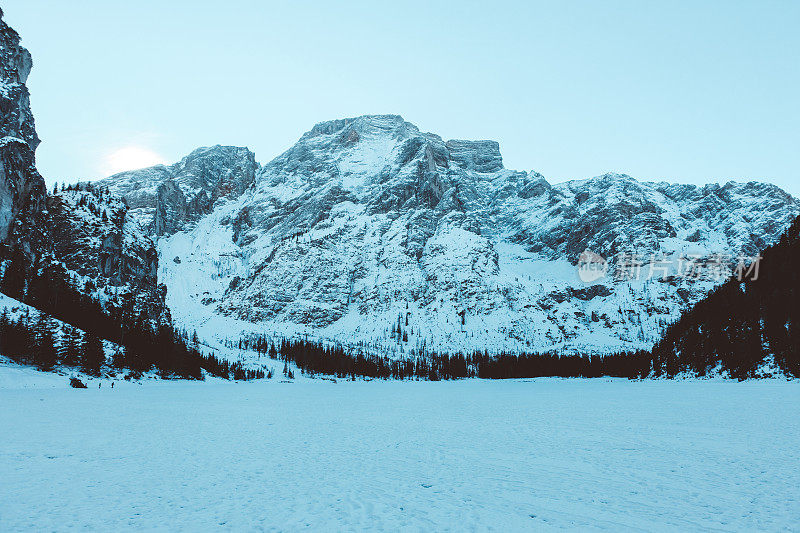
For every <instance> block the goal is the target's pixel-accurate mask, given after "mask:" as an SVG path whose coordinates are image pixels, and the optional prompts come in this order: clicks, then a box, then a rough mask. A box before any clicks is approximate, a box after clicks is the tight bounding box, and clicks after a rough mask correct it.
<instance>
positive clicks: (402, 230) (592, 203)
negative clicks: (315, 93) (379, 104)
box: [104, 115, 800, 353]
mask: <svg viewBox="0 0 800 533" xmlns="http://www.w3.org/2000/svg"><path fill="white" fill-rule="evenodd" d="M204 150H210V152H208V151H207V152H204V153H206V154H207V156H208V157H212V159H214V160H217V159H218V157H217V156H216V155H213V154H214V150H213V149H204ZM237 164H239V163H237ZM136 172H138V174H136ZM136 172H134V173H127V174H126V175H125V177H124V179H122V178H121V177H120V176H116V177H111V178H108V179H107V180H106V181H105V182H104V183H106V184H107V185H108V186H110V187H111V188H112V190H117V191H118V192H120V193H121V194H126V193H125V190H126V189H125V188H126V187H128V186H129V184H130V183H133V182H134V181H135V182H136V183H139V185H138V188H134V189H131V190H130V191H129V192H128V193H127V194H128V195H133V197H134V198H135V197H136V195H139V194H140V192H137V191H140V190H156V189H158V187H159V186H160V184H162V182H161V181H159V179H160V178H158V177H157V176H158V175H159V174H158V172H155V171H154V169H145V170H143V171H136ZM134 174H135V175H134ZM154 176H155V177H154ZM136 180H143V181H136ZM212 182H213V180H212ZM206 194H208V193H206ZM237 194H238V195H237ZM162 207H163V206H161V205H160V204H159V203H158V202H156V204H155V206H154V207H153V209H154V210H158V209H160V208H162ZM798 213H800V207H799V206H798V203H797V202H796V200H795V199H794V198H792V197H791V196H789V195H788V194H786V193H785V192H784V191H782V190H781V189H779V188H777V187H775V186H772V185H767V184H761V183H754V182H753V183H744V184H743V183H727V184H725V185H709V186H705V187H696V186H691V185H671V184H668V183H647V182H640V181H637V180H635V179H633V178H631V177H630V176H626V175H623V174H605V175H603V176H599V177H596V178H592V179H590V180H580V181H570V182H566V183H561V184H556V185H552V184H550V183H548V182H547V181H546V180H545V179H544V178H543V177H542V176H541V175H540V174H538V173H536V172H530V173H528V172H517V171H512V170H508V169H505V168H504V167H503V164H502V157H501V155H500V152H499V146H498V145H497V143H495V142H493V141H444V140H442V139H441V138H440V137H439V136H437V135H435V134H431V133H424V132H420V131H419V130H418V128H416V126H414V125H413V124H410V123H408V122H405V121H404V120H403V119H402V118H401V117H399V116H395V115H381V116H364V117H358V118H355V119H343V120H336V121H329V122H323V123H320V124H318V125H316V126H315V127H314V128H312V129H311V130H310V131H309V132H307V133H306V134H304V135H303V137H302V138H301V139H300V140H299V141H298V142H297V144H295V145H294V146H293V147H292V148H290V149H289V150H287V151H286V152H285V153H283V154H281V155H280V156H278V157H277V158H275V159H274V160H273V161H271V162H270V163H268V164H266V165H264V166H263V167H262V168H260V170H258V171H257V173H256V175H255V177H254V179H253V181H252V184H250V185H249V186H248V187H247V188H246V189H243V190H242V192H241V193H240V194H239V193H238V192H237V193H234V194H230V195H228V196H226V197H225V198H222V199H221V200H220V201H218V202H216V203H215V205H214V208H213V209H212V210H211V212H209V213H208V214H205V215H203V216H200V217H197V218H196V220H191V221H188V222H184V223H183V224H182V225H181V226H180V227H179V228H177V229H175V231H172V232H165V233H163V234H162V236H161V238H160V239H159V241H158V248H159V254H160V261H159V282H161V283H165V284H166V286H167V288H168V291H167V302H168V305H169V307H170V309H171V311H172V313H173V316H174V318H175V319H176V321H177V322H178V323H179V324H181V325H184V326H186V327H187V328H189V329H198V330H199V331H205V332H206V333H205V334H206V335H210V336H217V337H219V336H229V337H231V338H236V337H237V336H238V335H239V334H240V332H241V331H259V332H263V333H267V334H277V335H287V334H288V335H295V334H297V335H308V336H310V337H313V338H320V339H328V340H334V341H338V342H343V343H345V344H361V345H366V346H371V347H374V348H376V349H379V350H381V351H384V352H388V353H401V352H402V353H408V352H411V351H417V352H419V351H422V350H437V351H471V350H489V351H490V352H496V351H500V350H510V351H520V350H551V349H559V350H566V351H581V352H607V351H612V350H621V349H633V348H640V347H649V346H650V345H651V344H652V343H653V342H654V341H655V340H656V339H657V338H658V335H659V334H660V332H661V331H662V330H663V328H664V326H665V325H666V324H667V323H668V322H670V321H672V320H674V319H676V318H677V317H678V316H679V314H680V312H681V311H682V310H684V309H686V308H687V307H688V306H689V305H691V304H692V303H694V302H696V301H698V300H699V299H700V298H701V297H702V296H703V295H705V294H706V293H707V292H708V290H709V289H710V288H711V287H713V286H714V285H715V284H716V283H718V282H719V279H716V277H715V276H713V275H704V276H703V277H701V278H700V279H684V278H683V277H681V276H679V275H677V274H678V272H677V269H678V264H679V257H680V256H681V255H694V254H696V255H697V256H698V257H699V258H700V262H701V263H704V262H709V261H711V259H712V258H713V256H714V255H715V254H723V255H725V256H727V260H728V261H734V262H735V260H736V258H738V256H740V255H748V256H750V255H754V254H756V253H757V251H758V250H760V249H762V248H763V247H764V245H765V244H767V243H770V242H772V241H773V240H774V239H776V238H777V237H778V236H779V234H780V232H781V231H782V230H783V229H784V228H785V227H786V226H787V225H788V223H789V222H790V221H791V220H792V219H793V217H794V216H796V215H797V214H798ZM143 216H144V217H145V219H143V222H145V223H148V220H150V219H147V218H146V217H148V216H149V215H147V214H146V213H145V214H144V215H143ZM586 249H591V250H593V251H595V252H597V253H599V254H602V255H603V256H605V257H606V258H608V259H609V262H610V265H611V266H610V269H609V272H608V275H607V276H606V277H605V278H603V279H600V280H598V281H597V282H595V283H589V284H587V283H584V282H583V281H581V279H580V278H579V276H578V275H577V269H576V266H575V264H576V262H577V261H578V257H579V255H580V253H581V252H583V251H584V250H586ZM623 252H633V253H637V254H639V255H640V256H641V257H642V258H644V259H648V260H649V259H650V258H651V257H653V256H654V255H655V256H657V257H658V259H659V260H661V261H666V262H668V263H669V264H670V265H672V266H671V267H670V268H669V269H668V272H667V273H666V275H661V274H660V273H659V272H655V273H656V274H657V275H655V276H653V277H650V278H649V279H639V280H624V279H617V277H618V276H617V274H618V273H619V270H620V269H619V263H618V261H615V257H618V254H620V253H623ZM644 270H645V275H643V276H642V277H643V278H648V277H649V275H648V274H649V273H648V272H647V268H645V269H644ZM398 325H399V328H400V330H401V333H400V334H398V333H397V330H398Z"/></svg>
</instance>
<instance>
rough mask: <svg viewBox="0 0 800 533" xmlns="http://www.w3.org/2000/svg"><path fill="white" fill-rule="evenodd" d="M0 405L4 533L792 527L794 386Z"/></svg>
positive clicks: (165, 390)
mask: <svg viewBox="0 0 800 533" xmlns="http://www.w3.org/2000/svg"><path fill="white" fill-rule="evenodd" d="M62 379H63V378H62ZM35 381H36V380H35V379H32V378H31V381H30V382H31V383H34V382H35ZM63 383H66V380H65V379H64V380H63ZM0 405H2V409H0V428H2V431H1V432H0V433H1V436H0V530H2V531H18V530H37V531H44V530H64V529H84V528H88V529H91V530H104V531H113V530H117V529H120V528H137V529H148V530H152V529H158V530H165V531H166V530H169V531H174V530H184V531H203V530H215V529H222V530H244V531H253V530H262V529H266V530H273V529H278V530H290V531H291V530H314V531H337V530H361V529H369V530H378V529H385V530H448V529H450V530H459V531H461V530H473V529H481V530H483V529H494V530H499V531H512V530H522V529H528V530H530V529H533V530H540V529H549V528H570V529H580V530H596V529H605V530H611V531H620V530H647V531H652V530H672V531H687V530H719V531H734V530H790V529H792V528H795V527H797V524H798V523H800V468H798V465H799V464H800V447H798V446H797V443H798V442H800V383H798V382H786V381H779V380H770V381H758V382H745V383H735V382H725V381H705V382H701V381H685V382H680V381H677V382H658V381H649V382H627V381H621V380H614V381H609V380H558V379H539V380H533V381H502V382H501V381H497V382H487V381H481V380H471V381H460V382H439V383H426V382H405V383H403V382H377V381H374V382H363V381H359V382H341V381H340V382H339V383H331V382H328V381H304V382H298V383H280V382H278V381H277V380H273V381H268V382H253V383H221V382H212V383H187V382H174V383H169V382H152V383H147V384H144V385H136V384H132V383H122V384H120V385H118V386H117V387H115V389H113V390H111V389H110V388H108V386H107V385H106V384H104V386H103V387H102V388H101V389H98V388H97V387H90V388H89V389H88V390H74V389H68V388H58V389H52V388H34V389H30V388H28V389H22V388H3V389H0Z"/></svg>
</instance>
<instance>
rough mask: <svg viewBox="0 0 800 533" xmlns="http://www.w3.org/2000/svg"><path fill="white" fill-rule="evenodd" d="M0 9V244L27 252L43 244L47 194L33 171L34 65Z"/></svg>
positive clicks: (35, 142)
mask: <svg viewBox="0 0 800 533" xmlns="http://www.w3.org/2000/svg"><path fill="white" fill-rule="evenodd" d="M2 16H3V13H2V10H0V76H1V78H0V243H10V242H17V243H18V244H20V245H21V246H22V247H23V248H24V249H25V251H26V253H28V254H31V253H32V247H34V246H35V243H36V242H39V241H40V240H41V239H42V236H41V233H40V227H39V225H38V224H37V220H38V217H39V215H40V214H41V212H42V210H43V208H44V203H45V197H46V195H47V191H46V188H45V184H44V180H43V179H42V177H41V176H40V175H39V173H38V172H37V171H36V165H35V156H34V152H35V150H36V147H37V146H38V145H39V138H38V137H37V135H36V129H35V127H34V122H33V115H32V114H31V109H30V99H29V94H28V88H27V87H26V86H25V81H26V80H27V78H28V74H29V73H30V70H31V67H32V65H33V62H32V60H31V55H30V53H29V52H28V50H26V49H25V48H23V47H22V46H21V45H20V38H19V35H18V34H17V32H16V31H14V30H13V29H11V28H10V27H9V26H8V25H6V23H5V22H4V21H3V20H2Z"/></svg>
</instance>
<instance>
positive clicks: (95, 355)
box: [81, 333, 106, 375]
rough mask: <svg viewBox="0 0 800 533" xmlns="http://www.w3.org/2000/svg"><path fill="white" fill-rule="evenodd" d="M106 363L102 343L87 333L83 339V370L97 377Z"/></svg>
mask: <svg viewBox="0 0 800 533" xmlns="http://www.w3.org/2000/svg"><path fill="white" fill-rule="evenodd" d="M105 361H106V354H105V351H104V349H103V343H102V341H101V340H100V339H99V338H98V337H97V336H95V335H94V334H92V333H87V334H86V335H84V338H83V349H82V350H81V368H82V369H83V371H84V372H86V373H87V374H94V375H97V374H99V373H100V368H101V367H102V366H103V363H105Z"/></svg>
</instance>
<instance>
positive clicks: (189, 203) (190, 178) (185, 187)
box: [98, 145, 258, 236]
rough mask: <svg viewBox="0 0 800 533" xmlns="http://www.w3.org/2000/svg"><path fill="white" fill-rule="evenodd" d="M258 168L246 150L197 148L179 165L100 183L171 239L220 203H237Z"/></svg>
mask: <svg viewBox="0 0 800 533" xmlns="http://www.w3.org/2000/svg"><path fill="white" fill-rule="evenodd" d="M257 169H258V164H257V163H256V161H255V155H254V154H253V153H252V152H251V151H249V150H248V149H247V148H239V147H236V146H219V145H217V146H212V147H210V148H198V149H197V150H195V151H193V152H192V153H191V154H189V155H188V156H186V157H184V158H183V159H182V160H181V161H179V162H178V163H175V164H174V165H170V166H168V167H165V166H163V165H159V166H156V167H151V168H147V169H141V170H133V171H129V172H122V173H120V174H116V175H114V176H111V177H110V178H107V179H105V180H102V181H101V182H99V184H98V185H100V186H107V187H109V189H110V190H111V192H113V193H115V194H118V195H120V196H122V197H124V198H125V199H126V201H127V202H128V204H129V205H130V207H131V210H132V212H133V213H134V214H135V216H136V217H137V218H138V220H139V221H140V222H141V223H142V226H143V227H144V228H145V229H146V230H147V231H148V232H149V233H151V234H153V235H156V236H161V235H170V234H172V233H175V232H176V231H179V230H181V229H182V228H183V227H184V226H185V225H186V224H187V223H191V222H196V221H197V220H198V219H200V218H201V217H202V216H204V215H207V214H208V213H210V212H211V210H212V209H213V208H214V206H215V205H216V204H217V203H218V202H219V201H227V200H231V199H235V198H238V197H239V196H240V195H241V194H242V193H243V192H244V191H245V190H246V189H247V188H248V187H249V186H250V185H251V184H252V183H253V180H254V179H255V172H256V170H257Z"/></svg>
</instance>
